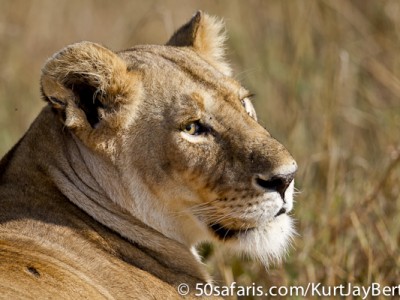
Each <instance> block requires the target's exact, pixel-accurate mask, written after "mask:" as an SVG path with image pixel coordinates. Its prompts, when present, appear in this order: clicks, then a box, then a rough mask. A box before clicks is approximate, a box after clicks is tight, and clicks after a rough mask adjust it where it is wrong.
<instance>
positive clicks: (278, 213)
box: [275, 207, 286, 218]
mask: <svg viewBox="0 0 400 300" xmlns="http://www.w3.org/2000/svg"><path fill="white" fill-rule="evenodd" d="M285 213H286V208H284V207H282V208H281V209H280V210H279V211H278V212H277V214H276V215H275V218H276V217H279V216H280V215H283V214H285Z"/></svg>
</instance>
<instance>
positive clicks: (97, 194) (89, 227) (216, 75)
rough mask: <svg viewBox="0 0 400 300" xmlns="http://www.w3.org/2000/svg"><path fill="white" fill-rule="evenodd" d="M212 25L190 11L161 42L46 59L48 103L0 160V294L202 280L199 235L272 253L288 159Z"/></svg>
mask: <svg viewBox="0 0 400 300" xmlns="http://www.w3.org/2000/svg"><path fill="white" fill-rule="evenodd" d="M222 29H223V28H222V24H221V22H220V21H218V20H216V19H215V18H212V17H210V16H208V15H206V14H203V13H201V12H198V13H197V14H196V15H195V16H194V17H193V18H192V19H191V20H190V21H189V22H188V23H187V24H185V25H184V26H183V27H181V28H180V29H179V30H178V31H177V32H176V33H175V34H174V35H173V36H172V37H171V38H170V40H169V41H168V42H167V44H166V45H164V46H154V45H147V46H136V47H133V48H131V49H128V50H124V51H120V52H113V51H111V50H109V49H107V48H105V47H103V46H100V45H98V44H95V43H90V42H81V43H77V44H73V45H70V46H67V47H66V48H64V49H62V50H61V51H60V52H58V53H56V54H55V55H54V56H53V57H51V58H50V59H49V60H48V61H47V63H46V64H45V66H44V67H43V70H42V77H41V91H42V95H43V98H44V99H45V100H46V101H47V105H46V106H45V107H44V108H43V110H42V112H41V113H40V114H39V116H38V117H37V119H36V120H35V121H34V122H33V124H32V125H31V127H30V128H29V130H28V131H27V133H26V134H25V135H24V137H23V138H22V139H21V140H20V141H19V142H18V143H17V144H16V145H15V146H14V147H13V148H12V150H11V151H10V152H8V154H7V155H6V156H5V157H4V158H3V159H2V161H1V163H0V207H1V210H0V295H1V297H4V298H8V299H15V298H33V299H41V298H48V299H50V298H52V299H53V298H62V299H81V298H88V299H101V298H107V299H128V298H140V299H146V298H150V299H176V298H177V297H180V296H179V293H178V291H177V287H178V285H179V284H181V283H186V284H188V286H189V288H190V289H191V291H192V293H193V292H194V291H195V286H196V283H205V282H208V281H209V280H210V279H209V277H208V275H207V273H206V272H205V270H204V269H203V266H202V263H201V262H200V260H199V258H198V255H197V254H196V253H195V250H193V249H194V246H195V245H196V244H198V243H199V242H201V241H204V240H216V241H220V242H222V243H225V244H228V245H230V246H232V247H233V248H237V249H239V250H240V251H244V252H245V253H248V254H249V255H252V256H254V257H256V258H258V259H260V260H261V262H262V263H264V264H267V263H268V262H269V261H270V259H279V257H280V256H281V254H282V253H283V252H284V251H285V248H286V246H287V244H288V241H289V240H290V238H291V235H292V233H293V229H292V223H291V218H290V217H289V216H288V215H287V213H288V212H289V211H290V210H291V209H292V203H293V185H294V183H293V177H294V173H295V171H296V168H297V166H296V163H295V161H294V160H293V158H292V157H291V155H290V154H289V152H288V151H287V150H286V149H285V148H284V147H283V146H282V145H281V144H280V143H279V142H277V141H276V140H275V139H273V138H272V137H271V136H270V134H269V133H268V132H267V131H266V130H265V129H264V128H263V127H262V126H260V125H259V124H258V123H257V119H256V115H255V112H254V108H253V106H252V104H251V101H250V98H251V94H250V92H249V91H247V90H246V89H245V88H243V87H242V86H241V85H240V84H239V83H238V82H237V81H236V80H234V79H232V77H230V75H231V70H230V68H229V65H228V64H227V62H226V61H225V60H224V57H223V54H224V53H223V41H224V39H225V37H224V34H222V33H221V31H222ZM181 292H185V291H181ZM192 295H193V294H192Z"/></svg>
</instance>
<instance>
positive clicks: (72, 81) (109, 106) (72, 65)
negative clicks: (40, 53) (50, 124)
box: [41, 42, 138, 132]
mask: <svg viewBox="0 0 400 300" xmlns="http://www.w3.org/2000/svg"><path fill="white" fill-rule="evenodd" d="M137 81H138V80H137V78H136V77H135V75H134V74H133V73H132V72H128V70H127V66H126V63H125V62H124V61H123V60H122V59H121V58H120V57H119V56H118V55H117V54H116V53H114V52H112V51H111V50H109V49H107V48H105V47H103V46H100V45H98V44H95V43H91V42H80V43H76V44H73V45H70V46H67V47H65V48H64V49H62V50H61V51H60V52H58V53H56V54H55V55H54V56H53V57H51V58H50V59H49V60H48V61H47V63H46V64H45V66H44V67H43V69H42V77H41V90H42V94H43V97H44V98H45V100H47V101H48V102H49V104H50V105H51V106H52V107H53V108H54V109H56V110H57V111H59V112H61V113H60V115H61V116H62V117H63V120H62V121H63V122H64V125H65V126H67V127H68V128H70V129H74V130H75V131H81V132H82V131H90V130H91V129H93V128H95V127H96V126H97V124H98V123H100V122H101V120H102V119H104V118H105V117H107V116H108V115H107V112H115V111H118V109H119V107H121V106H122V105H124V104H127V103H129V102H131V101H132V97H133V94H134V93H135V92H136V91H137V85H138V84H137ZM110 120H111V118H109V120H108V121H110ZM108 123H110V122H108ZM114 123H115V122H114ZM107 125H108V126H112V124H107Z"/></svg>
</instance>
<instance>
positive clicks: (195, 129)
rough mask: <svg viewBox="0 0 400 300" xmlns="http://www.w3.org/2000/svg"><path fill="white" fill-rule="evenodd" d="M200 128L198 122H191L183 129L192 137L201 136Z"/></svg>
mask: <svg viewBox="0 0 400 300" xmlns="http://www.w3.org/2000/svg"><path fill="white" fill-rule="evenodd" d="M199 129H200V126H199V125H198V124H197V123H196V122H191V123H189V124H187V125H185V126H184V127H183V129H182V130H183V132H186V133H187V134H190V135H196V134H199Z"/></svg>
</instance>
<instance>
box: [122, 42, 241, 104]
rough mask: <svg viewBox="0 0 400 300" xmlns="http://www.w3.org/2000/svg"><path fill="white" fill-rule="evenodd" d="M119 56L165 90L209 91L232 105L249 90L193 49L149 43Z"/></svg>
mask: <svg viewBox="0 0 400 300" xmlns="http://www.w3.org/2000/svg"><path fill="white" fill-rule="evenodd" d="M119 55H120V56H121V57H122V58H123V59H124V60H125V61H126V62H127V64H128V69H132V71H134V70H141V72H142V73H143V74H145V76H144V80H145V81H147V83H148V84H149V85H152V87H153V88H157V86H158V89H159V87H160V86H162V87H164V89H163V90H165V92H166V91H170V92H173V91H175V92H177V91H181V92H183V93H185V92H188V91H192V92H195V93H198V94H201V95H206V94H209V95H212V96H218V97H221V98H222V99H224V100H225V101H227V102H230V103H231V104H233V103H235V104H237V103H238V102H239V101H238V99H241V98H243V97H245V95H246V94H247V93H248V92H247V90H246V89H244V88H243V87H242V86H241V85H240V84H239V83H238V82H237V81H236V80H234V79H233V78H231V77H228V76H225V75H224V74H223V73H221V72H220V71H218V69H216V68H215V67H214V66H213V65H212V64H210V63H209V62H208V61H207V60H206V59H204V58H202V57H201V56H200V55H198V54H197V53H196V52H194V51H193V50H191V49H190V48H186V47H171V46H157V45H146V46H136V47H134V48H131V49H128V50H125V51H122V52H119ZM239 103H240V102H239Z"/></svg>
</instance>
